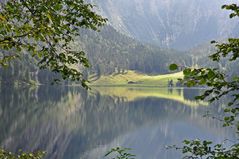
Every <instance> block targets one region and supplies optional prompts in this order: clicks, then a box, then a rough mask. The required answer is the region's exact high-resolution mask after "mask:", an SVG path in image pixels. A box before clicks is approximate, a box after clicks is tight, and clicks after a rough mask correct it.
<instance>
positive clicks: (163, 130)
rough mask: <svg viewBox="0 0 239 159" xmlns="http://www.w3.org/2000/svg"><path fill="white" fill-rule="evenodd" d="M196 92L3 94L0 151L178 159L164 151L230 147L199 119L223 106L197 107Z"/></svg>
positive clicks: (213, 124)
mask: <svg viewBox="0 0 239 159" xmlns="http://www.w3.org/2000/svg"><path fill="white" fill-rule="evenodd" d="M199 92H200V90H193V89H185V90H183V89H169V90H168V89H166V88H165V89H153V88H144V89H135V88H134V89H133V88H132V89H129V88H95V89H93V90H92V91H90V92H86V91H84V90H81V89H80V88H74V87H47V86H41V87H40V88H35V89H33V88H22V89H13V88H1V91H0V119H1V120H0V147H3V148H6V149H8V150H10V151H17V150H19V149H23V150H25V151H33V150H45V151H46V152H47V156H46V158H47V159H101V158H104V154H105V153H106V152H107V151H108V150H109V149H111V148H113V147H116V146H124V147H130V148H132V149H133V153H134V154H137V159H159V158H160V159H174V158H175V159H177V158H180V153H178V152H176V151H175V150H166V149H165V146H166V145H173V144H180V143H181V141H182V140H184V139H196V138H199V139H209V140H212V141H215V142H222V141H223V140H225V139H231V140H234V139H235V138H236V137H235V133H233V132H234V131H233V130H232V129H230V128H227V129H226V128H222V123H221V122H220V121H218V120H213V119H210V118H204V117H203V115H204V114H206V112H207V111H210V112H211V113H214V114H216V115H217V116H220V115H221V114H222V112H223V110H222V105H223V104H220V103H215V104H214V105H209V104H208V103H206V102H201V103H198V102H196V101H194V98H193V97H194V96H195V95H198V93H199Z"/></svg>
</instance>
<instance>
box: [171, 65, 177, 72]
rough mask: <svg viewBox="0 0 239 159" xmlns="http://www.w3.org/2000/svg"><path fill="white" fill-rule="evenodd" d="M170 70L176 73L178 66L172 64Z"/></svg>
mask: <svg viewBox="0 0 239 159" xmlns="http://www.w3.org/2000/svg"><path fill="white" fill-rule="evenodd" d="M169 69H170V70H171V71H175V70H177V69H178V65H177V64H171V65H170V66H169Z"/></svg>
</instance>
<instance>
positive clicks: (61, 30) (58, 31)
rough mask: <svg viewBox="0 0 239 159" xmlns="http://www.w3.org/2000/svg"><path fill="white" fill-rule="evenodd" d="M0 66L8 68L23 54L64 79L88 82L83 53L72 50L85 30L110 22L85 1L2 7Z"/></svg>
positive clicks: (18, 3)
mask: <svg viewBox="0 0 239 159" xmlns="http://www.w3.org/2000/svg"><path fill="white" fill-rule="evenodd" d="M0 7H1V12H0V19H1V21H0V50H2V51H1V53H0V64H1V65H7V64H8V62H9V61H11V60H12V59H13V58H9V57H19V56H21V55H22V54H23V53H26V52H27V53H28V54H29V56H32V58H34V59H36V60H37V61H39V63H38V64H39V67H40V68H41V69H48V70H50V71H52V72H56V73H58V74H60V75H61V77H62V78H63V79H69V80H72V81H81V82H83V83H84V85H85V82H84V81H85V80H84V79H83V75H82V73H81V71H82V70H83V69H84V67H89V62H88V60H87V58H86V56H85V54H84V52H82V50H79V49H78V50H77V49H75V48H72V47H71V43H72V42H73V41H74V38H75V36H78V35H79V32H80V29H81V28H87V29H93V30H98V28H99V27H101V26H103V25H104V24H105V23H106V19H105V18H103V17H101V16H100V15H98V14H96V13H95V12H94V11H93V6H92V5H91V4H88V3H85V2H84V1H83V0H51V1H48V0H42V1H37V0H24V1H23V0H20V1H7V2H6V3H1V6H0Z"/></svg>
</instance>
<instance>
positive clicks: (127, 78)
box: [89, 70, 183, 87]
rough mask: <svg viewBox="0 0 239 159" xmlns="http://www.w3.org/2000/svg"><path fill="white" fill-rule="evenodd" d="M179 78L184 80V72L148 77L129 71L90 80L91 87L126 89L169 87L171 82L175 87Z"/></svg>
mask: <svg viewBox="0 0 239 159" xmlns="http://www.w3.org/2000/svg"><path fill="white" fill-rule="evenodd" d="M179 78H183V72H177V73H171V74H164V75H147V74H142V73H138V72H136V71H133V70H128V71H127V72H126V73H123V74H122V73H121V74H116V73H115V74H112V75H103V76H101V77H100V78H99V79H97V80H93V79H92V78H90V79H89V80H90V81H91V82H90V85H91V86H104V87H105V86H124V87H167V86H168V82H169V81H170V80H172V81H173V84H174V85H175V84H176V82H177V81H178V79H179Z"/></svg>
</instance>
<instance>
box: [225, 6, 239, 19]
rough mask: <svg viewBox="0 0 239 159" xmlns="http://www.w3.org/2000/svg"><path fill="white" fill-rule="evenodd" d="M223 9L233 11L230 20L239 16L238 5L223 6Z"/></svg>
mask: <svg viewBox="0 0 239 159" xmlns="http://www.w3.org/2000/svg"><path fill="white" fill-rule="evenodd" d="M222 9H226V10H231V11H233V12H232V13H231V14H230V16H229V17H230V18H234V17H238V16H239V7H238V6H237V4H230V5H223V6H222Z"/></svg>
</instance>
